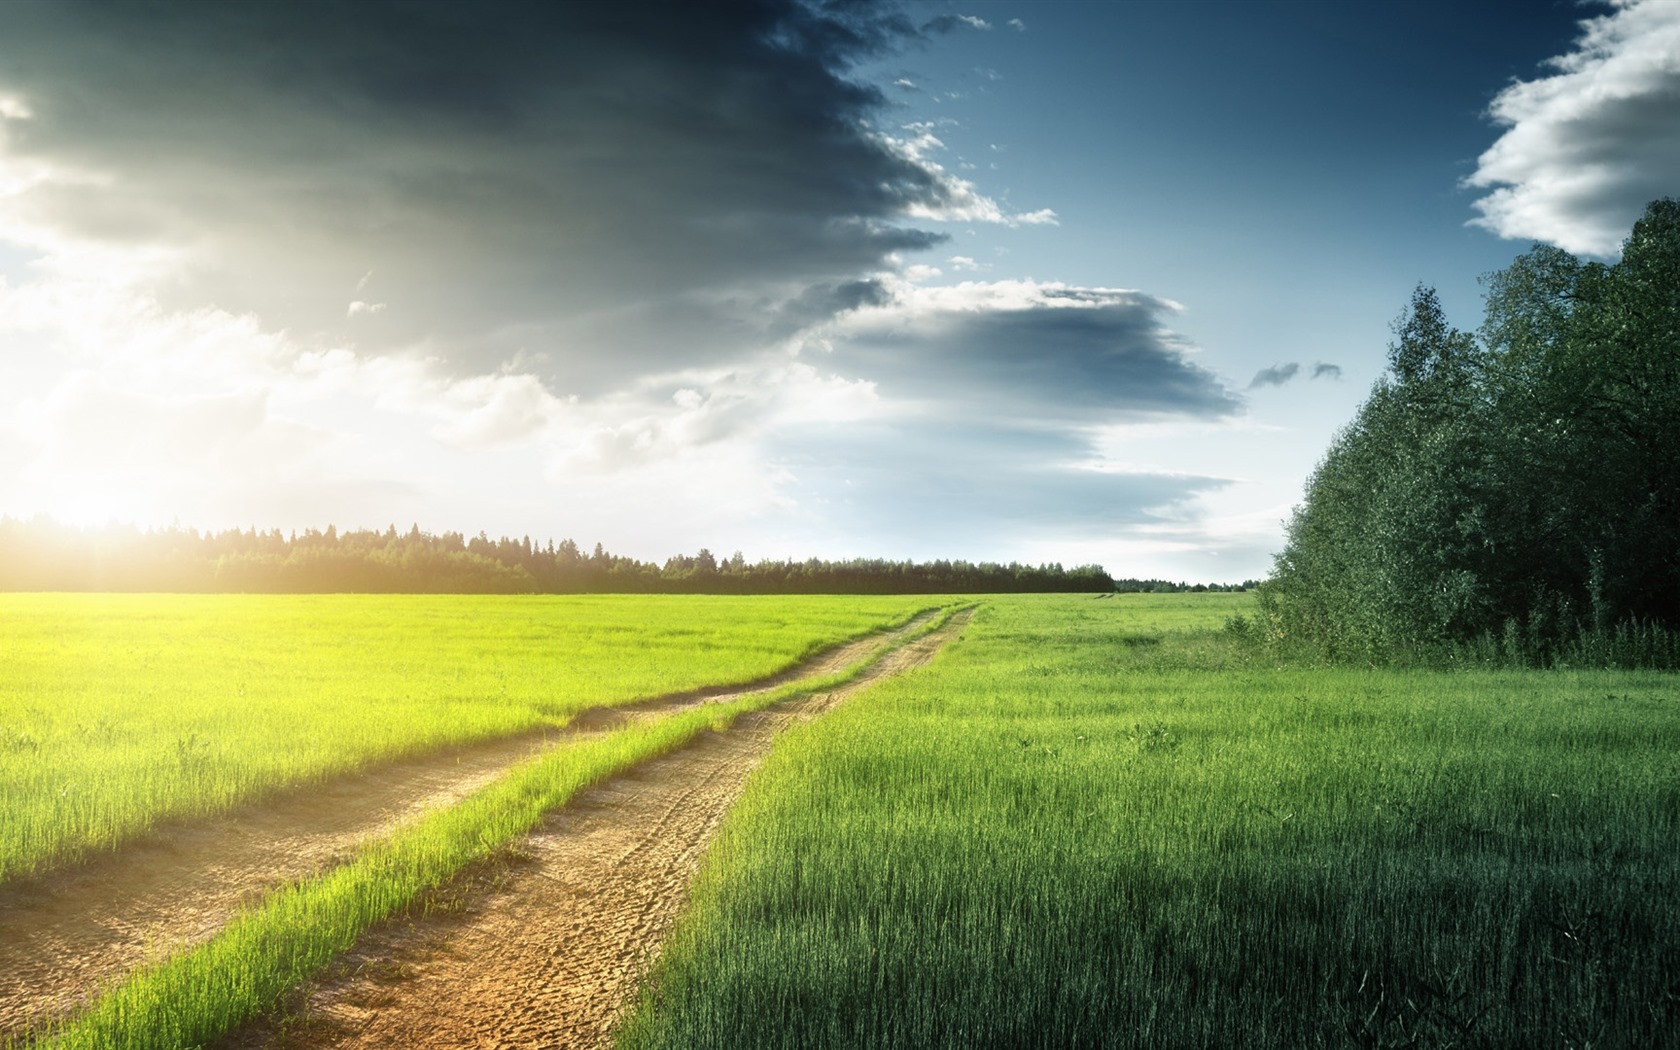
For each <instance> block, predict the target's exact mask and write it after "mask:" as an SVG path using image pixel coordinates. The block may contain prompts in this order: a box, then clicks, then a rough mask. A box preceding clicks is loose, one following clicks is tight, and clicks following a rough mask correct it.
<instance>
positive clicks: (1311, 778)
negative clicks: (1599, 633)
mask: <svg viewBox="0 0 1680 1050" xmlns="http://www.w3.org/2000/svg"><path fill="white" fill-rule="evenodd" d="M1218 597H1219V601H1218V602H1208V601H1207V600H1206V599H1203V598H1201V597H1200V596H1172V597H1167V598H1154V597H1150V598H1144V599H1142V600H1135V601H1134V600H1128V599H1127V598H1124V597H1123V598H1117V599H1111V600H1103V601H1095V602H1093V601H1091V600H1089V599H1083V598H1081V599H1072V598H1033V599H1013V598H1005V599H994V600H992V601H991V602H989V603H988V605H987V606H986V607H985V608H984V609H983V610H982V611H981V613H980V614H979V616H978V617H977V618H976V620H975V621H974V623H973V624H972V625H971V626H970V627H969V628H967V629H966V631H965V640H964V641H963V642H962V643H961V644H960V645H958V646H955V647H953V648H952V649H950V650H948V651H947V652H946V653H945V654H944V655H943V656H941V657H940V658H939V659H938V660H936V661H935V663H934V664H933V665H931V666H930V667H929V668H927V669H925V670H923V671H921V672H917V673H914V674H912V675H908V676H905V677H904V678H901V679H898V680H896V681H893V682H890V683H887V684H885V685H884V686H883V687H881V688H880V689H876V690H871V691H869V692H867V693H864V694H861V695H859V696H857V697H854V698H853V699H852V700H851V701H850V702H848V704H847V705H845V706H844V707H842V708H841V709H839V710H837V711H835V712H834V713H832V714H830V715H829V716H827V717H825V718H824V719H822V720H820V721H819V722H816V723H813V724H811V725H808V726H805V727H803V728H801V729H799V730H796V731H794V732H792V733H790V734H788V735H787V736H786V737H785V738H784V739H783V740H782V742H781V743H780V744H779V745H778V747H777V750H776V751H775V752H773V753H772V755H771V757H770V759H769V760H768V761H767V763H766V764H765V766H764V767H763V768H762V769H761V770H760V771H759V773H758V774H756V775H755V777H754V779H753V781H752V782H751V783H750V784H749V787H748V790H747V793H746V795H745V796H744V797H743V799H742V801H741V803H740V805H739V806H738V808H737V809H736V810H735V811H734V812H733V813H732V814H731V816H730V818H729V819H728V821H726V823H725V826H724V829H723V831H722V833H721V836H720V838H719V840H718V842H717V843H716V845H715V846H714V849H713V852H712V853H711V854H710V856H709V858H708V861H707V863H706V865H705V867H704V869H703V871H702V873H701V876H700V878H699V881H698V883H697V886H696V890H695V896H694V899H693V904H692V906H691V909H690V911H689V913H688V914H687V915H686V916H685V917H684V919H683V920H682V921H681V922H680V924H679V928H678V931H677V932H676V934H675V935H674V937H673V939H672V941H671V942H670V944H669V946H668V949H667V952H666V954H665V956H664V958H663V960H662V962H661V964H660V966H659V968H658V970H657V973H656V984H655V988H654V990H653V991H651V992H650V993H648V994H647V995H646V996H645V997H644V1000H643V1002H642V1003H641V1005H640V1007H639V1009H638V1010H637V1011H636V1013H635V1014H634V1015H633V1018H632V1021H631V1023H630V1025H629V1026H628V1028H627V1030H626V1032H625V1033H624V1036H623V1038H622V1040H621V1046H622V1047H624V1048H626V1050H650V1048H656V1047H657V1048H676V1047H682V1048H704V1047H719V1048H724V1047H727V1048H732V1050H733V1048H742V1050H749V1048H760V1047H789V1048H792V1047H799V1048H813V1047H1035V1046H1042V1047H1066V1046H1105V1047H1140V1048H1142V1047H1151V1048H1156V1047H1167V1048H1176V1047H1277V1048H1298V1047H1394V1048H1398V1047H1406V1046H1417V1047H1449V1046H1450V1047H1512V1048H1517V1047H1521V1048H1528V1047H1558V1048H1564V1047H1580V1048H1585V1047H1600V1048H1607V1047H1640V1048H1644V1047H1661V1046H1676V1045H1680V1034H1677V1033H1680V908H1677V907H1676V903H1675V902H1676V901H1680V775H1677V774H1676V768H1677V765H1676V755H1677V753H1680V679H1677V678H1676V677H1674V676H1672V675H1666V674H1658V673H1617V672H1602V671H1600V672H1585V671H1580V672H1557V671H1553V672H1544V671H1520V670H1512V671H1472V672H1438V671H1435V672H1432V671H1422V670H1403V671H1395V670H1371V669H1363V670H1361V669H1324V668H1295V667H1277V666H1271V665H1269V663H1268V660H1269V659H1270V658H1268V657H1267V656H1266V655H1265V654H1264V653H1263V652H1260V651H1251V650H1246V649H1244V648H1243V647H1242V645H1241V643H1240V642H1239V641H1237V640H1236V639H1234V638H1232V637H1231V635H1230V634H1229V632H1223V631H1220V630H1218V628H1219V626H1220V625H1221V624H1222V623H1223V622H1224V619H1225V618H1226V617H1227V616H1229V615H1232V614H1233V613H1235V612H1241V611H1243V606H1241V605H1240V604H1233V602H1232V599H1231V597H1230V596H1218Z"/></svg>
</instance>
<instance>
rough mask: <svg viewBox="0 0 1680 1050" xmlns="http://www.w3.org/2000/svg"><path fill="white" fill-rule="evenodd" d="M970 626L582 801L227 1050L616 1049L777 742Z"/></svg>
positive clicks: (903, 651)
mask: <svg viewBox="0 0 1680 1050" xmlns="http://www.w3.org/2000/svg"><path fill="white" fill-rule="evenodd" d="M970 615H971V614H970V613H969V612H964V613H959V614H958V615H957V616H955V617H953V618H952V620H951V621H950V622H949V623H947V624H946V625H945V626H943V627H941V628H940V629H939V630H937V631H935V632H933V633H931V634H928V635H925V636H923V637H922V638H920V639H917V640H915V641H913V642H911V643H909V644H907V645H904V646H901V647H899V648H897V649H895V650H893V651H891V652H889V653H888V654H887V655H886V656H884V657H883V658H882V659H881V660H880V661H879V662H878V663H876V664H875V665H874V666H873V667H871V668H870V669H869V670H868V671H867V672H866V673H865V674H864V675H863V676H861V677H860V678H859V679H857V680H855V681H853V682H851V683H848V684H847V685H845V686H842V687H840V688H838V689H835V690H832V691H829V692H824V693H818V694H814V695H811V696H806V697H802V698H797V699H794V700H790V701H784V702H783V703H780V704H777V705H774V706H773V707H770V708H766V709H764V710H761V711H758V712H754V713H751V714H744V715H742V716H740V717H739V718H738V719H736V721H735V724H734V725H733V726H731V727H730V728H729V729H728V730H727V731H723V732H714V733H705V734H702V735H701V736H700V737H699V738H697V739H696V740H695V741H694V742H693V743H691V744H690V745H688V746H686V747H684V748H682V749H680V750H678V751H676V752H673V753H671V754H669V755H665V756H663V757H660V758H657V759H653V760H651V761H648V762H644V763H642V764H640V765H638V766H635V767H633V768H632V769H629V770H627V771H625V772H624V773H621V774H619V775H617V776H615V777H612V778H610V779H609V780H607V781H605V782H603V783H601V784H599V785H597V786H595V787H593V788H591V789H589V790H587V791H585V792H583V793H581V794H580V795H579V796H577V798H575V799H574V800H573V801H572V802H571V803H569V804H568V805H566V806H564V807H561V808H560V809H558V810H556V811H554V812H553V813H551V814H549V815H548V817H547V818H545V820H544V821H543V823H542V825H541V826H540V827H538V828H537V829H536V830H535V831H533V832H532V833H531V834H529V835H528V836H526V837H525V838H524V839H523V840H521V841H520V842H519V843H518V844H517V845H515V846H513V847H510V848H509V849H508V850H506V851H504V853H503V855H502V856H501V857H499V858H497V860H495V861H493V862H489V863H486V864H484V865H480V866H479V867H477V868H476V869H474V870H472V871H469V872H466V873H463V874H462V875H461V876H459V877H457V878H456V879H455V880H454V881H453V882H452V883H451V884H450V885H449V886H447V887H445V888H444V889H443V890H441V891H439V892H438V893H437V894H436V895H434V896H433V897H432V898H430V899H429V900H427V901H425V902H423V903H421V904H419V905H417V906H416V907H414V908H411V909H410V913H409V915H408V916H407V917H405V918H402V919H398V920H393V921H391V922H388V923H386V924H384V925H382V926H380V927H377V928H376V929H375V930H373V931H371V932H370V933H369V934H367V935H365V936H364V937H363V938H362V940H361V941H360V942H359V943H358V944H357V946H356V947H355V948H354V949H352V950H351V951H350V952H349V953H347V954H346V955H345V956H343V957H342V958H340V959H339V960H338V961H337V962H335V963H334V964H333V965H332V966H330V967H329V968H328V969H327V970H326V971H324V972H323V973H322V974H321V975H320V976H319V977H318V978H316V979H315V980H314V981H312V982H310V983H309V984H307V985H306V986H304V987H301V988H299V989H296V990H295V991H294V992H293V993H292V995H291V996H290V997H289V999H288V1001H287V1003H286V1004H285V1005H284V1006H283V1007H282V1008H281V1009H279V1010H277V1011H276V1012H275V1013H273V1014H272V1015H270V1016H268V1017H265V1018H262V1019H260V1020H258V1021H256V1022H253V1023H251V1024H249V1025H247V1026H245V1027H244V1028H242V1029H241V1030H239V1031H237V1032H234V1033H232V1034H231V1035H229V1036H228V1037H227V1038H226V1039H224V1040H223V1041H222V1042H221V1043H220V1044H218V1050H255V1048H264V1050H298V1048H306V1047H308V1048H313V1047H329V1046H330V1047H342V1048H372V1047H424V1048H441V1047H506V1048H511V1047H545V1048H548V1047H553V1048H573V1047H591V1048H593V1047H605V1046H610V1045H611V1041H612V1038H613V1034H614V1031H615V1028H616V1025H617V1022H618V1021H619V1020H620V1018H621V1016H622V1014H623V1011H624V1010H625V1009H626V1007H627V1006H628V1004H629V1003H630V1002H631V1001H632V998H633V996H634V993H635V989H636V987H637V984H638V982H639V981H640V979H641V978H642V977H643V975H645V974H646V972H647V971H648V968H649V967H650V966H651V965H652V963H653V962H654V960H655V959H656V958H657V955H658V951H659V946H660V944H661V942H662V941H663V939H664V937H665V934H666V933H667V932H668V930H669V929H670V927H671V924H672V923H673V922H674V921H675V919H676V917H677V915H678V913H679V912H680V911H681V909H682V907H683V905H684V903H685V902H686V900H687V894H688V887H689V885H690V883H691V881H692V879H693V877H694V874H695V872H696V871H697V869H698V868H699V865H700V861H701V858H702V857H703V855H704V852H705V849H706V846H707V845H708V844H709V843H710V841H711V839H712V837H713V835H714V834H715V833H716V831H717V829H718V827H719V825H720V824H721V823H722V821H723V818H724V816H725V814H726V813H727V812H728V811H729V808H730V807H731V806H732V805H733V804H734V802H735V800H736V799H737V798H738V797H739V795H740V793H741V790H742V787H743V785H744V784H745V782H746V779H747V777H748V776H749V775H750V774H751V773H752V771H753V770H754V769H756V768H757V767H758V765H759V763H760V762H761V761H762V760H763V758H764V756H765V755H766V754H767V753H768V752H769V750H770V747H771V745H772V744H773V742H774V741H775V738H776V736H777V735H778V734H779V733H781V732H782V731H784V730H785V729H787V728H788V727H790V726H792V725H794V724H796V723H798V722H801V721H804V720H806V719H810V718H812V717H815V716H816V715H818V714H820V713H822V712H823V711H826V710H828V709H829V708H831V707H833V706H834V705H835V704H837V703H839V702H841V701H842V700H844V699H845V698H846V697H847V696H849V695H851V694H852V693H854V692H857V691H859V690H861V689H864V688H867V687H868V686H869V685H870V684H872V683H873V682H876V681H878V680H880V679H882V678H885V677H889V676H892V675H895V674H899V673H902V672H903V671H905V670H908V669H909V668H911V667H915V666H918V665H920V664H922V663H925V662H927V661H928V660H929V659H931V658H932V657H933V655H934V654H935V653H937V652H938V651H939V650H940V649H941V648H942V647H943V646H944V645H945V644H947V643H948V642H949V641H950V640H951V639H953V638H955V637H956V636H957V635H958V634H959V633H960V632H961V630H962V628H963V626H964V625H965V624H966V623H967V621H968V619H969V616H970Z"/></svg>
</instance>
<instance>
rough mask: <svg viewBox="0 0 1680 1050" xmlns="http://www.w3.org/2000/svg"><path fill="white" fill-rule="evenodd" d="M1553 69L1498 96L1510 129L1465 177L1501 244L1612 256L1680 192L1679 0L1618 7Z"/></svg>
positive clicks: (1500, 117) (1590, 25)
mask: <svg viewBox="0 0 1680 1050" xmlns="http://www.w3.org/2000/svg"><path fill="white" fill-rule="evenodd" d="M1612 6H1613V8H1614V10H1612V11H1611V12H1610V13H1609V14H1606V15H1602V16H1600V17H1597V18H1592V19H1588V20H1586V21H1584V22H1582V23H1581V28H1582V35H1581V37H1580V39H1579V40H1578V41H1577V43H1576V48H1575V50H1574V51H1572V52H1570V53H1569V54H1566V55H1562V56H1559V57H1557V58H1554V59H1551V60H1550V62H1549V63H1548V64H1549V65H1550V66H1551V67H1552V68H1553V69H1555V70H1556V72H1555V73H1554V74H1552V75H1551V76H1547V77H1542V78H1539V79H1536V80H1528V81H1517V82H1514V83H1512V84H1511V85H1510V86H1508V87H1506V88H1505V89H1504V90H1503V91H1501V92H1500V93H1499V94H1498V95H1497V96H1496V97H1495V98H1494V100H1493V104H1492V106H1491V107H1490V110H1489V112H1490V114H1491V116H1492V117H1493V119H1494V120H1495V121H1496V122H1498V123H1499V124H1500V125H1502V126H1504V127H1505V128H1506V131H1505V133H1504V134H1503V135H1501V136H1500V138H1499V140H1498V141H1497V142H1495V143H1494V144H1493V146H1492V147H1490V148H1489V149H1488V150H1487V151H1486V152H1485V153H1483V154H1482V155H1481V157H1480V158H1479V160H1478V161H1477V166H1476V171H1475V173H1474V174H1473V175H1471V176H1470V177H1469V178H1467V179H1466V180H1465V183H1466V184H1467V185H1469V186H1472V187H1475V188H1478V189H1491V191H1492V192H1490V193H1488V194H1487V195H1486V196H1484V197H1482V198H1481V199H1480V200H1478V201H1476V202H1475V207H1476V209H1477V210H1478V211H1479V212H1481V216H1480V217H1479V218H1477V219H1474V220H1472V222H1473V223H1474V224H1475V225H1478V226H1483V227H1485V228H1487V229H1489V230H1492V231H1493V232H1495V233H1497V234H1499V235H1500V236H1501V237H1513V238H1527V239H1534V240H1540V241H1546V242H1550V243H1552V244H1555V245H1557V246H1558V247H1561V248H1563V249H1565V250H1567V251H1572V252H1580V253H1586V254H1592V255H1602V256H1610V255H1614V254H1615V253H1616V252H1617V251H1618V250H1619V248H1620V245H1621V242H1622V239H1623V238H1625V237H1626V236H1627V232H1628V230H1629V229H1630V228H1631V227H1632V225H1633V222H1634V220H1635V219H1637V218H1638V217H1639V214H1640V212H1641V211H1642V210H1643V208H1644V206H1645V204H1646V203H1648V202H1649V201H1650V200H1653V199H1655V198H1657V197H1662V196H1671V195H1674V194H1675V193H1677V192H1680V3H1675V2H1674V0H1615V2H1614V3H1613V5H1612Z"/></svg>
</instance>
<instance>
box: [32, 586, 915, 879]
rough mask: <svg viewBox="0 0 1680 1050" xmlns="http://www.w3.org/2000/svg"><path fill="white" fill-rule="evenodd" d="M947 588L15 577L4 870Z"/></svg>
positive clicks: (791, 649)
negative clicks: (658, 591)
mask: <svg viewBox="0 0 1680 1050" xmlns="http://www.w3.org/2000/svg"><path fill="white" fill-rule="evenodd" d="M933 604H937V600H936V599H928V598H926V597H904V596H900V597H884V598H868V597H866V598H857V597H845V598H836V597H811V598H803V597H801V598H787V597H774V598H763V597H697V596H686V597H683V596H666V597H648V596H637V597H624V596H606V595H590V596H578V597H512V598H507V597H461V596H422V595H400V596H377V597H376V596H364V595H331V596H274V595H266V596H231V595H62V594H22V595H19V594H7V595H0V881H4V880H6V879H9V878H13V877H16V876H17V875H19V874H20V873H27V872H30V871H33V870H38V869H40V868H43V867H47V866H50V865H54V864H59V863H63V862H66V861H69V860H74V859H76V858H78V857H81V856H85V855H87V854H88V853H90V852H93V851H96V850H102V849H111V848H114V847H115V846H117V845H120V844H121V843H122V842H124V841H125V840H127V839H129V838H131V837H132V836H134V835H135V834H137V833H140V832H142V831H145V830H147V829H149V828H151V827H154V826H156V825H157V824H158V823H159V822H160V821H165V820H170V819H181V818H194V817H200V816H204V815H207V814H213V813H217V812H222V811H225V810H227V809H229V808H231V807H234V806H236V805H239V804H241V803H244V802H249V801H251V800H254V799H258V798H261V797H263V796H264V795H266V794H268V793H271V792H274V791H278V790H285V789H288V788H295V787H299V786H303V785H307V784H310V783H313V782H318V781H320V780H322V779H324V778H326V777H329V776H332V775H336V774H340V773H343V772H345V771H348V770H353V769H357V768H362V767H365V766H368V765H370V764H374V763H378V762H384V761H389V760H392V759H395V758H398V757H403V756H409V755H414V754H419V753H424V752H428V751H434V750H437V749H440V748H444V747H448V746H451V745H455V744H461V743H466V742H471V741H475V740H483V739H488V738H492V737H497V736H505V735H508V734H512V733H516V732H520V731H522V730H529V729H534V728H536V727H539V726H544V725H560V724H563V723H564V722H565V721H567V720H568V719H569V718H570V717H571V716H572V715H573V714H574V713H576V712H577V711H578V710H580V709H582V708H584V707H587V706H590V705H595V704H614V703H621V702H625V701H628V700H632V699H635V698H637V697H644V696H650V695H655V694H659V693H664V692H671V691H677V690H683V689H689V688H693V687H696V686H701V685H708V684H721V683H735V682H742V681H747V680H749V679H752V678H756V677H759V676H762V675H765V674H769V673H772V672H775V671H777V670H780V669H782V668H784V667H786V666H787V665H789V664H791V663H793V662H795V661H797V660H798V659H799V658H801V657H803V656H805V655H808V654H809V653H811V652H812V651H814V650H816V649H818V648H821V647H823V646H824V645H827V644H831V643H833V642H836V641H839V640H841V639H843V638H846V637H850V636H853V635H857V634H860V633H863V632H865V631H868V630H870V629H873V628H876V627H880V626H882V625H885V624H887V623H896V622H901V621H903V620H905V619H907V618H908V617H909V616H910V615H912V614H913V613H914V612H915V611H916V610H917V609H920V608H926V607H928V606H930V605H933Z"/></svg>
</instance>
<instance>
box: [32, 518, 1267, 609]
mask: <svg viewBox="0 0 1680 1050" xmlns="http://www.w3.org/2000/svg"><path fill="white" fill-rule="evenodd" d="M1241 587H1242V585H1236V586H1235V587H1233V588H1230V589H1241ZM1116 589H1120V590H1128V591H1149V592H1170V591H1190V590H1202V591H1205V590H1209V589H1214V590H1224V589H1227V588H1225V587H1223V586H1219V585H1214V586H1213V587H1211V588H1210V587H1209V586H1208V585H1205V584H1195V585H1189V584H1184V583H1171V582H1168V581H1165V580H1135V579H1134V580H1125V581H1121V582H1120V584H1119V585H1118V586H1117V584H1116V581H1115V580H1114V579H1113V578H1111V577H1110V576H1109V575H1108V573H1107V572H1105V571H1104V570H1103V568H1102V567H1101V566H1099V565H1080V566H1076V567H1074V568H1072V569H1065V568H1063V567H1062V566H1061V565H1060V564H1057V563H1051V564H1047V565H1022V564H1019V563H1016V562H1010V563H1008V564H998V563H996V562H981V563H978V564H976V563H973V562H967V561H960V560H955V561H950V560H936V561H930V562H915V561H889V560H885V559H880V558H854V559H850V560H845V561H830V560H823V559H820V558H808V559H806V560H804V561H793V560H783V561H776V560H770V559H765V560H760V561H757V562H748V561H747V560H746V558H745V557H743V556H742V555H741V554H740V553H739V552H736V553H735V554H733V555H732V556H730V557H728V558H718V557H717V556H715V555H713V554H712V553H711V552H710V551H709V550H706V549H704V548H702V549H701V550H700V551H699V552H698V553H696V554H693V555H677V556H675V557H672V558H668V559H666V561H665V563H664V564H663V565H661V564H658V563H655V562H647V561H638V560H637V559H635V558H628V557H623V556H620V555H615V554H611V553H609V552H608V551H607V550H606V549H605V548H604V547H602V545H601V544H599V543H597V544H596V545H595V547H594V549H593V550H592V551H589V552H587V553H586V552H585V551H583V550H582V549H581V548H579V547H578V545H577V544H576V543H574V542H572V541H571V540H562V541H561V542H560V543H558V544H556V543H554V542H553V541H552V540H551V541H548V542H546V543H543V544H540V545H539V544H537V543H533V542H532V540H531V539H530V537H528V536H526V537H521V538H520V539H517V540H514V539H508V538H506V537H502V538H500V539H494V540H492V539H490V538H489V537H488V536H486V535H485V534H484V533H482V532H481V533H479V534H478V535H477V536H472V537H467V536H465V535H463V534H462V533H459V532H444V533H442V534H441V535H434V534H432V533H429V532H423V531H421V530H420V528H419V526H418V525H416V526H414V527H412V528H410V529H409V530H408V531H407V532H406V533H404V532H398V531H397V529H396V527H395V526H392V527H389V528H387V529H386V530H385V531H383V532H378V531H373V530H346V531H344V532H340V531H339V530H338V529H336V528H334V527H333V526H331V525H329V526H327V528H326V530H325V531H321V530H318V529H306V530H305V531H303V532H302V533H284V532H282V531H280V530H279V529H270V530H267V531H259V530H257V529H255V528H251V529H243V530H241V529H229V530H225V531H221V532H199V531H198V530H196V529H188V528H179V527H172V528H165V529H149V530H140V529H136V528H133V527H127V526H115V525H113V526H108V527H105V528H95V529H75V528H68V527H65V526H62V525H58V524H56V523H54V522H51V521H46V520H32V521H18V520H15V519H10V518H0V591H130V592H133V591H184V592H231V593H252V594H261V593H316V594H319V593H366V594H388V593H433V594H451V593H452V594H585V593H615V594H684V593H693V594H1005V593H1022V592H1068V591H1094V592H1111V591H1114V590H1116Z"/></svg>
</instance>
